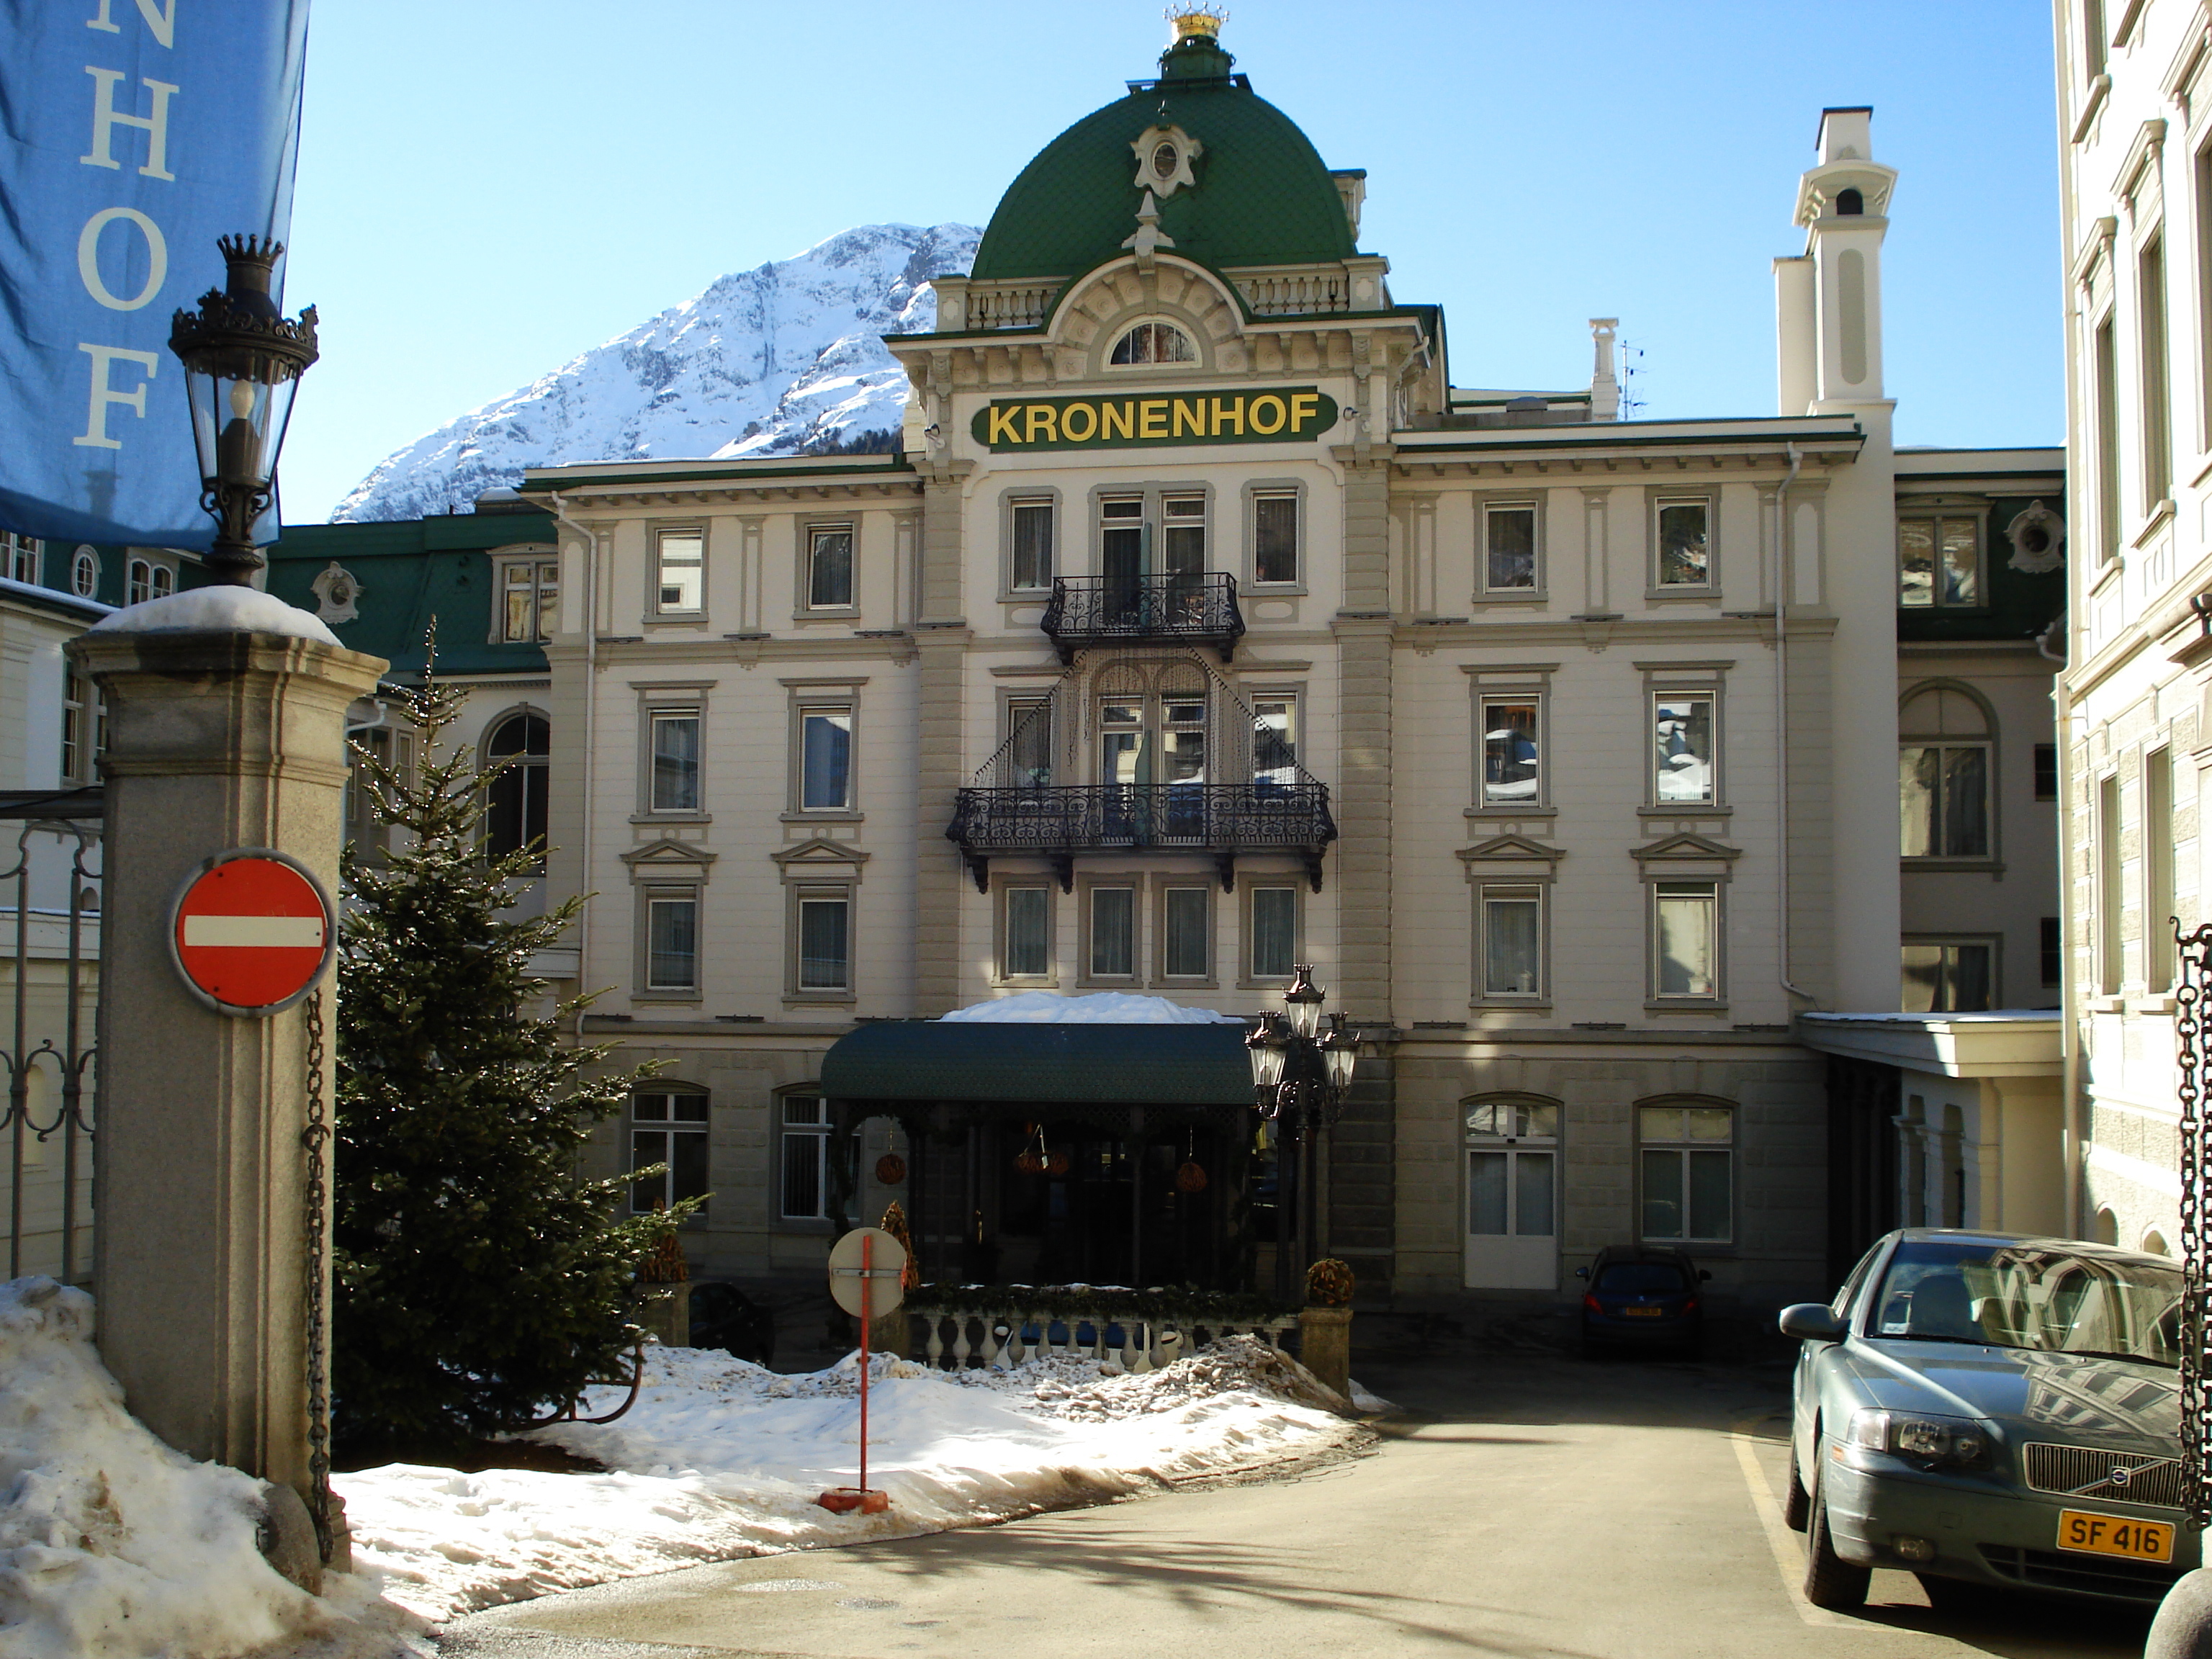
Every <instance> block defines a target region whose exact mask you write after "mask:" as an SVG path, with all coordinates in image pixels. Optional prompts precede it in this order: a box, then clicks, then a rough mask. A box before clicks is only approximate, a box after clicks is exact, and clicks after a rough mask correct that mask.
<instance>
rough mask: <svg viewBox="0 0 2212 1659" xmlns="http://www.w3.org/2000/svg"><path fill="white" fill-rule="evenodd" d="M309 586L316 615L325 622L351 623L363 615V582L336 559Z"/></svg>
mask: <svg viewBox="0 0 2212 1659" xmlns="http://www.w3.org/2000/svg"><path fill="white" fill-rule="evenodd" d="M307 586H308V587H309V589H310V590H311V591H313V593H314V596H315V615H316V616H318V617H320V618H322V620H323V621H325V622H326V623H349V622H352V621H354V620H355V619H356V617H359V616H360V615H361V595H362V586H361V581H360V580H359V578H357V577H356V576H355V574H353V572H352V571H350V570H349V569H347V568H345V567H344V566H343V565H342V564H340V563H339V562H337V560H336V559H332V560H331V562H330V565H329V567H328V568H326V569H325V570H324V572H323V574H321V575H319V576H318V577H316V578H315V580H313V581H312V582H309V583H308V584H307Z"/></svg>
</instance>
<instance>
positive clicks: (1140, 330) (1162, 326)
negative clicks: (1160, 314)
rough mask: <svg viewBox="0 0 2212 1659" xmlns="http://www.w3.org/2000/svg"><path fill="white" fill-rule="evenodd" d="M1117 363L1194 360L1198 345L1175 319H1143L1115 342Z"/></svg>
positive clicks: (1113, 357)
mask: <svg viewBox="0 0 2212 1659" xmlns="http://www.w3.org/2000/svg"><path fill="white" fill-rule="evenodd" d="M1109 361H1110V362H1116V363H1125V364H1127V363H1194V362H1197V361H1198V348H1197V347H1196V346H1194V345H1193V344H1192V343H1190V336H1189V335H1188V334H1186V333H1184V332H1183V331H1182V330H1181V329H1179V328H1177V327H1176V325H1174V324H1173V323H1139V324H1138V325H1136V327H1134V328H1133V329H1131V330H1130V331H1128V332H1127V334H1124V335H1123V336H1122V337H1121V338H1120V339H1119V340H1117V341H1115V344H1114V356H1112V358H1111V359H1109Z"/></svg>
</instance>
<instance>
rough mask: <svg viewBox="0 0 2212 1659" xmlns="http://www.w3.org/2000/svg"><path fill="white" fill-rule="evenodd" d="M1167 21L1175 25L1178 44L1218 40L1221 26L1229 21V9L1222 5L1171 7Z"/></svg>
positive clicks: (1168, 10)
mask: <svg viewBox="0 0 2212 1659" xmlns="http://www.w3.org/2000/svg"><path fill="white" fill-rule="evenodd" d="M1166 15H1167V20H1168V21H1169V22H1170V23H1172V24H1174V25H1175V38H1176V44H1178V45H1180V44H1181V43H1182V42H1183V41H1185V40H1219V39H1220V38H1221V26H1222V25H1223V24H1224V23H1225V22H1227V21H1229V8H1228V7H1226V6H1221V5H1197V6H1192V5H1182V6H1170V7H1169V8H1168V9H1167V14H1166Z"/></svg>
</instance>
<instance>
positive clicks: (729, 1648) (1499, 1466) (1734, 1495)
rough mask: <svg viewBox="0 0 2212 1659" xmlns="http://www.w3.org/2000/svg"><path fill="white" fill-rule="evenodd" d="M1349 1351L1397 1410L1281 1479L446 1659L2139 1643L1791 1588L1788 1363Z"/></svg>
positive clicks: (1530, 1350) (1936, 1651)
mask: <svg viewBox="0 0 2212 1659" xmlns="http://www.w3.org/2000/svg"><path fill="white" fill-rule="evenodd" d="M1373 1334H1374V1336H1375V1337H1376V1338H1381V1339H1384V1340H1382V1341H1379V1342H1375V1343H1373V1344H1372V1345H1371V1346H1368V1347H1367V1349H1366V1351H1365V1352H1362V1353H1361V1354H1360V1355H1359V1356H1358V1363H1357V1364H1356V1365H1355V1370H1356V1372H1357V1374H1358V1376H1360V1378H1361V1380H1362V1381H1363V1382H1364V1383H1366V1384H1367V1385H1368V1386H1369V1387H1370V1388H1371V1389H1376V1390H1377V1391H1378V1392H1380V1393H1382V1394H1383V1395H1387V1396H1389V1398H1391V1399H1392V1400H1394V1401H1398V1402H1399V1403H1400V1404H1401V1405H1402V1406H1403V1407H1406V1408H1407V1415H1406V1416H1405V1417H1404V1418H1403V1419H1400V1420H1397V1421H1395V1422H1393V1423H1389V1424H1386V1425H1383V1427H1382V1430H1381V1431H1380V1433H1379V1434H1378V1436H1377V1437H1376V1441H1375V1442H1374V1443H1373V1444H1372V1445H1371V1446H1370V1447H1368V1448H1366V1449H1364V1451H1363V1452H1362V1453H1360V1454H1358V1455H1352V1456H1348V1457H1343V1458H1340V1459H1336V1460H1334V1461H1331V1462H1326V1463H1323V1464H1321V1465H1318V1466H1316V1467H1314V1468H1309V1469H1306V1470H1304V1471H1302V1472H1299V1473H1297V1474H1293V1475H1291V1477H1289V1478H1286V1479H1280V1480H1269V1481H1265V1482H1252V1483H1245V1484H1237V1485H1227V1486H1215V1487H1211V1488H1207V1489H1203V1490H1183V1491H1178V1492H1167V1493H1162V1494H1158V1495H1156V1496H1151V1497H1145V1498H1133V1499H1129V1500H1126V1501H1123V1502H1121V1503H1116V1504H1106V1505H1103V1506H1101V1507H1098V1508H1096V1509H1090V1510H1076V1511H1070V1512H1064V1513H1060V1514H1056V1515H1047V1516H1036V1517H1035V1518H1033V1519H1030V1520H1027V1521H1022V1522H1013V1523H1012V1524H1010V1525H1006V1526H1002V1527H995V1528H983V1529H979V1530H976V1531H972V1532H959V1533H946V1534H937V1535H934V1536H932V1537H927V1538H917V1539H909V1540H905V1541H899V1542H895V1543H886V1544H872V1545H863V1546H860V1547H853V1548H848V1549H838V1550H823V1551H817V1552H810V1553H800V1554H790V1555H777V1556H765V1557H761V1558H757V1559H751V1560H745V1561H734V1562H727V1563H723V1564H720V1565H713V1566H705V1567H695V1568H690V1569H688V1570H686V1571H680V1572H671V1573H667V1574H663V1575H659V1576H657V1577H651V1578H641V1579H632V1580H629V1581H627V1582H625V1583H616V1584H607V1585H601V1586H599V1587H598V1588H596V1589H587V1590H579V1591H575V1592H574V1593H571V1594H568V1595H556V1596H548V1597H546V1598H544V1599H543V1600H540V1601H529V1602H523V1603H519V1604H516V1605H514V1606H512V1607H501V1608H495V1609H493V1610H491V1611H489V1612H487V1613H479V1614H477V1615H476V1616H474V1617H473V1618H470V1619H467V1620H460V1621H459V1622H457V1623H456V1624H455V1625H453V1626H450V1627H449V1628H448V1630H447V1632H446V1634H445V1636H444V1638H443V1646H444V1650H445V1651H446V1653H447V1655H449V1656H452V1659H648V1656H663V1659H665V1656H671V1655H675V1654H690V1655H692V1656H695V1659H696V1656H698V1655H700V1654H701V1653H702V1650H703V1652H704V1653H706V1654H709V1655H717V1654H738V1655H749V1656H786V1655H806V1656H823V1659H829V1656H837V1659H852V1656H866V1659H875V1656H884V1659H888V1656H892V1655H903V1654H909V1653H913V1654H922V1655H945V1656H951V1655H961V1656H967V1655H971V1654H987V1655H989V1656H992V1659H1000V1656H1010V1655H1016V1654H1022V1655H1026V1654H1039V1655H1052V1656H1055V1659H1057V1656H1061V1655H1089V1654H1097V1655H1101V1656H1103V1655H1109V1654H1111V1655H1115V1656H1126V1655H1129V1654H1133V1653H1176V1652H1181V1653H1192V1654H1198V1655H1202V1656H1204V1659H1285V1656H1298V1655H1306V1654H1314V1655H1325V1656H1328V1659H1363V1656H1369V1655H1373V1656H1384V1655H1389V1656H1394V1659H1395V1656H1406V1655H1431V1654H1434V1655H1460V1656H1488V1655H1499V1656H1516V1659H1519V1656H1527V1659H1537V1656H1543V1659H1551V1656H1559V1659H1677V1656H1680V1659H1690V1656H1697V1659H1709V1656H1736V1655H1742V1656H1747V1659H1749V1656H1759V1659H1766V1656H1773V1655H1788V1656H1791V1659H1796V1656H1807V1659H1923V1656H1924V1659H1937V1656H1951V1655H1970V1654H1994V1655H2002V1656H2018V1659H2028V1656H2059V1655H2065V1656H2097V1659H2134V1656H2136V1655H2140V1654H2141V1652H2142V1639H2143V1632H2144V1628H2145V1625H2146V1622H2147V1621H2146V1620H2144V1619H2142V1618H2136V1617H2132V1616H2130V1614H2128V1613H2124V1612H2121V1613H2113V1612H2109V1611H2106V1610H2104V1609H2101V1608H2093V1609H2087V1610H2075V1609H2073V1608H2068V1607H2057V1606H2055V1605H2053V1604H2048V1603H2038V1602H2032V1601H2019V1602H2017V1603H2013V1602H2001V1603H1998V1604H1995V1605H1992V1606H1990V1607H1982V1608H1978V1609H1976V1610H1975V1611H1974V1612H1973V1613H1936V1612H1935V1611H1934V1610H1933V1609H1931V1608H1930V1607H1929V1605H1928V1601H1927V1598H1926V1596H1924V1595H1923V1594H1922V1593H1921V1590H1920V1588H1919V1585H1918V1584H1917V1583H1916V1582H1915V1581H1914V1580H1913V1579H1912V1578H1911V1577H1910V1576H1909V1575H1907V1574H1905V1573H1889V1572H1881V1573H1877V1574H1875V1587H1874V1594H1873V1596H1872V1598H1871V1600H1870V1601H1869V1606H1868V1608H1867V1610H1866V1613H1865V1614H1864V1616H1863V1617H1843V1616H1839V1615H1837V1614H1833V1613H1823V1612H1821V1611H1820V1610H1819V1609H1817V1608H1814V1607H1810V1606H1808V1605H1807V1604H1806V1603H1805V1602H1804V1601H1803V1600H1802V1598H1801V1597H1800V1596H1799V1595H1798V1594H1797V1590H1796V1580H1797V1577H1798V1575H1799V1574H1800V1573H1801V1572H1802V1561H1803V1556H1802V1544H1801V1542H1800V1540H1799V1538H1798V1535H1797V1534H1795V1533H1791V1532H1789V1531H1787V1530H1786V1529H1785V1528H1784V1527H1783V1525H1782V1521H1781V1510H1780V1506H1779V1501H1778V1498H1779V1494H1780V1492H1781V1491H1782V1488H1783V1485H1784V1480H1785V1477H1786V1462H1785V1460H1786V1455H1787V1452H1786V1447H1785V1445H1784V1416H1783V1411H1784V1384H1785V1380H1786V1378H1785V1373H1784V1370H1783V1369H1782V1366H1781V1365H1780V1364H1778V1363H1776V1362H1774V1361H1772V1360H1771V1359H1768V1360H1764V1361H1761V1362H1759V1363H1751V1364H1682V1363H1655V1362H1651V1361H1646V1360H1610V1361H1602V1362H1595V1363H1592V1362H1587V1361H1583V1360H1581V1359H1579V1358H1572V1357H1571V1356H1569V1355H1567V1354H1565V1353H1563V1352H1559V1351H1558V1350H1557V1347H1556V1346H1554V1345H1553V1343H1552V1342H1551V1340H1549V1339H1550V1338H1551V1337H1552V1335H1553V1328H1550V1327H1547V1324H1546V1323H1545V1322H1544V1321H1543V1320H1541V1319H1534V1320H1531V1319H1514V1318H1500V1319H1498V1320H1496V1321H1492V1322H1482V1323H1480V1325H1479V1328H1476V1329H1474V1331H1472V1332H1469V1331H1466V1330H1455V1329H1449V1328H1433V1327H1432V1328H1428V1329H1425V1330H1420V1331H1417V1330H1414V1329H1413V1328H1411V1327H1409V1326H1399V1327H1396V1328H1393V1329H1385V1328H1381V1327H1380V1326H1378V1327H1377V1328H1376V1329H1375V1331H1374V1333H1373Z"/></svg>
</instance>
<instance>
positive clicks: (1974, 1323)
mask: <svg viewBox="0 0 2212 1659" xmlns="http://www.w3.org/2000/svg"><path fill="white" fill-rule="evenodd" d="M2181 1292H2182V1282H2181V1273H2180V1270H2179V1267H2177V1266H2175V1265H2174V1264H2172V1263H2170V1262H2166V1261H2156V1260H2153V1259H2148V1258H2145V1257H2141V1256H2130V1255H2122V1254H2119V1253H2118V1252H2115V1253H2114V1254H2112V1255H2103V1254H2101V1253H2100V1254H2097V1255H2090V1254H2087V1253H2086V1252H2085V1253H2083V1254H2081V1255H2075V1253H2074V1252H2072V1251H2070V1250H2068V1249H2063V1248H2055V1247H2053V1246H2051V1245H2048V1244H2042V1243H2021V1244H2007V1245H1999V1244H1971V1243H1964V1242H1960V1243H1952V1242H1950V1241H1949V1240H1936V1239H1908V1240H1906V1241H1905V1243H1901V1244H1899V1246H1898V1247H1897V1253H1896V1254H1895V1255H1893V1256H1891V1257H1890V1259H1889V1267H1888V1270H1887V1272H1886V1273H1883V1274H1882V1280H1881V1290H1880V1291H1878V1292H1877V1293H1876V1294H1875V1304H1874V1307H1875V1316H1874V1319H1873V1320H1872V1322H1870V1324H1869V1330H1868V1334H1869V1335H1872V1336H1891V1337H1905V1338H1908V1339H1910V1340H1916V1341H1936V1342H1973V1343H1980V1344H1984V1345H1986V1346H1991V1347H1999V1348H2027V1349H2034V1350H2039V1351H2042V1352H2050V1353H2076V1354H2085V1355H2096V1356H2099V1357H2101V1358H2115V1359H2136V1360H2142V1361H2146V1362H2148V1364H2154V1365H2173V1364H2179V1360H2180V1343H2181V1316H2182V1308H2181Z"/></svg>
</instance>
